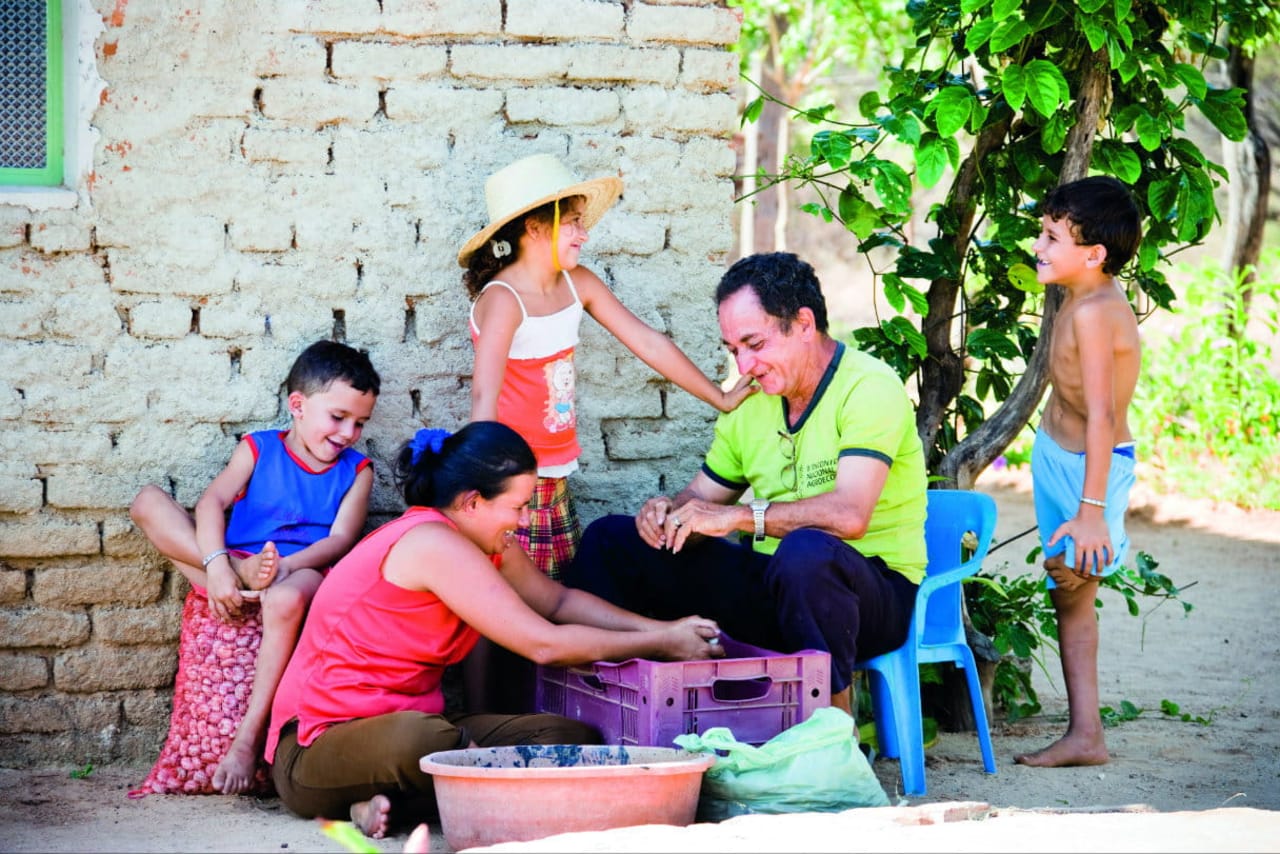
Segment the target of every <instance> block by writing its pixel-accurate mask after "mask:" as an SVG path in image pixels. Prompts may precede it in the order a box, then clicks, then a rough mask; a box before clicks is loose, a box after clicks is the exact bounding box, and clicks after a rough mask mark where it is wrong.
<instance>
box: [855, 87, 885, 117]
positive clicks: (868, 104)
mask: <svg viewBox="0 0 1280 854" xmlns="http://www.w3.org/2000/svg"><path fill="white" fill-rule="evenodd" d="M881 103H882V102H881V101H880V93H879V92H877V91H875V90H874V89H873V90H871V91H870V92H866V93H864V94H863V96H862V97H861V98H859V99H858V112H860V113H862V117H863V118H864V119H867V120H868V121H875V120H876V113H878V112H879V111H880V104H881Z"/></svg>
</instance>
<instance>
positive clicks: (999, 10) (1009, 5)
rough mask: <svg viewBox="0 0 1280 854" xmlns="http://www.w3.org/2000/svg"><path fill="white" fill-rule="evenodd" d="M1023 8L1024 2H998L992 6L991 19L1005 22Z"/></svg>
mask: <svg viewBox="0 0 1280 854" xmlns="http://www.w3.org/2000/svg"><path fill="white" fill-rule="evenodd" d="M1021 8H1022V0H996V1H995V3H993V4H992V5H991V17H993V18H995V19H996V20H997V21H1003V20H1004V19H1005V18H1007V17H1009V16H1010V15H1012V14H1013V13H1014V12H1017V11H1019V10H1020V9H1021Z"/></svg>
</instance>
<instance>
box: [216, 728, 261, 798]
mask: <svg viewBox="0 0 1280 854" xmlns="http://www.w3.org/2000/svg"><path fill="white" fill-rule="evenodd" d="M257 770H258V754H257V751H255V750H254V749H253V745H252V744H241V743H240V742H239V741H238V740H236V739H232V741H231V747H229V748H227V755H226V756H224V757H222V761H221V762H219V763H218V767H217V768H216V769H215V770H214V772H213V788H215V789H217V790H218V791H219V792H221V793H222V794H224V795H239V794H242V793H244V792H247V791H249V789H250V787H252V786H253V777H254V774H256V773H257Z"/></svg>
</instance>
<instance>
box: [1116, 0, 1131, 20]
mask: <svg viewBox="0 0 1280 854" xmlns="http://www.w3.org/2000/svg"><path fill="white" fill-rule="evenodd" d="M1132 11H1133V0H1116V20H1117V21H1123V20H1125V19H1126V18H1128V17H1129V13H1130V12H1132Z"/></svg>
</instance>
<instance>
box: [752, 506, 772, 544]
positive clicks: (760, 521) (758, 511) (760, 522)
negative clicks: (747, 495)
mask: <svg viewBox="0 0 1280 854" xmlns="http://www.w3.org/2000/svg"><path fill="white" fill-rule="evenodd" d="M768 509H769V501H768V499H765V498H755V499H753V500H752V501H751V518H752V519H754V520H755V523H756V535H755V542H757V543H763V542H764V511H766V510H768Z"/></svg>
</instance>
